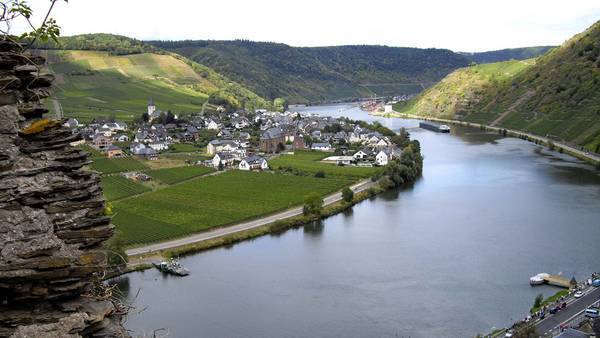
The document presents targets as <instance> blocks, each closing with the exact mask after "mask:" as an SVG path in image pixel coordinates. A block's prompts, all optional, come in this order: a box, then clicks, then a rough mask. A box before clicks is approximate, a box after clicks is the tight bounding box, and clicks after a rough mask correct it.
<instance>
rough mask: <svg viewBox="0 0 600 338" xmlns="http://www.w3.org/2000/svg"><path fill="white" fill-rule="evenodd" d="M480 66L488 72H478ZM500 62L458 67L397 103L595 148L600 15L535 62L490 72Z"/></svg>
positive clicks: (598, 147) (599, 119)
mask: <svg viewBox="0 0 600 338" xmlns="http://www.w3.org/2000/svg"><path fill="white" fill-rule="evenodd" d="M515 62H517V61H515ZM482 66H487V67H488V68H487V70H488V73H487V75H489V76H486V77H482V72H485V71H486V69H485V68H482ZM505 66H510V65H508V64H505V65H504V66H502V65H499V64H490V65H481V66H480V67H476V68H472V69H469V68H467V69H461V70H457V71H456V72H454V73H453V74H450V75H449V76H448V77H447V78H446V79H444V80H443V81H441V82H440V84H439V85H437V86H436V87H435V88H432V90H429V91H427V92H424V93H423V94H422V95H420V96H419V97H417V98H415V99H414V100H413V101H411V102H409V103H408V104H405V105H397V106H396V109H397V110H398V111H399V112H410V113H413V114H419V115H438V116H446V117H454V118H460V119H465V120H468V121H473V122H480V123H486V124H493V125H497V126H503V127H506V128H512V129H520V130H526V131H529V132H533V133H536V134H539V135H544V136H545V135H548V136H550V137H553V138H555V139H558V140H564V141H569V142H574V143H578V144H581V145H583V146H585V147H587V148H588V149H589V150H592V151H595V152H600V21H598V22H596V23H595V24H594V25H592V26H591V27H590V28H588V29H587V30H586V31H585V32H583V33H581V34H578V35H575V36H574V37H573V38H571V39H570V40H569V41H567V42H565V43H564V44H563V45H562V46H560V47H557V48H554V49H552V50H550V51H549V52H548V53H547V54H545V55H543V56H541V57H539V58H537V60H535V62H534V63H533V62H528V63H527V64H521V65H515V66H519V67H518V68H512V69H514V70H516V71H513V72H510V73H506V72H501V73H497V74H495V75H494V74H492V72H489V71H490V70H491V69H492V68H493V69H501V68H502V67H505ZM490 67H491V68H490ZM481 79H483V80H481ZM434 89H435V90H434ZM449 97H450V98H454V99H453V100H448V98H449Z"/></svg>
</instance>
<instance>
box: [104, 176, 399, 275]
mask: <svg viewBox="0 0 600 338" xmlns="http://www.w3.org/2000/svg"><path fill="white" fill-rule="evenodd" d="M363 183H369V184H363ZM351 189H352V191H353V192H354V197H353V198H352V201H351V202H345V201H344V200H342V198H341V193H336V194H334V195H332V196H329V197H328V198H333V197H334V199H333V200H331V201H330V202H329V203H327V204H324V208H323V210H322V211H321V213H320V214H319V215H308V216H307V215H303V214H302V208H295V209H292V210H288V211H286V212H285V213H288V212H292V211H293V215H292V216H288V217H283V218H278V219H277V220H275V221H270V220H271V218H272V217H278V216H279V215H281V214H283V213H281V214H277V215H274V216H270V217H265V218H262V219H260V220H255V221H253V222H251V223H255V222H258V224H257V225H248V226H247V225H245V224H246V223H242V224H239V225H236V226H231V227H227V228H223V229H215V230H214V231H210V232H208V233H201V234H197V235H194V236H190V237H187V238H182V239H181V240H180V241H182V242H185V244H178V245H172V244H171V243H157V244H155V245H156V246H160V247H162V246H164V247H165V248H161V249H155V250H153V251H148V252H141V250H138V248H136V249H130V250H127V251H126V252H127V254H128V258H129V262H128V263H127V266H126V267H123V268H121V269H120V270H119V271H118V272H117V273H114V274H112V275H111V276H110V278H112V277H116V276H119V275H123V274H126V273H130V272H134V271H142V270H146V269H150V268H152V262H153V261H157V260H160V259H163V258H170V257H178V256H185V255H189V254H194V253H197V252H201V251H204V250H209V249H214V248H217V247H222V246H229V245H233V244H236V243H238V242H242V241H245V240H249V239H253V238H257V237H260V236H264V235H267V234H272V233H280V232H283V231H286V230H288V229H290V228H296V227H300V226H304V225H306V224H309V223H312V222H318V221H321V220H324V219H326V218H328V217H331V216H333V215H336V214H338V213H341V212H343V211H345V210H347V209H349V208H352V207H353V206H354V205H356V204H358V203H360V202H362V201H364V200H366V199H368V198H371V197H374V196H375V195H377V194H379V193H381V192H383V191H386V190H387V189H385V188H383V187H381V186H380V185H379V184H377V183H376V182H371V181H370V180H369V181H363V182H361V183H359V184H357V185H355V186H353V187H351ZM338 195H339V196H338ZM297 210H300V212H299V213H297V212H296V211H297ZM215 232H224V233H221V234H220V233H215ZM198 237H200V238H198ZM139 249H141V248H139ZM134 250H135V251H134ZM150 250H152V249H150Z"/></svg>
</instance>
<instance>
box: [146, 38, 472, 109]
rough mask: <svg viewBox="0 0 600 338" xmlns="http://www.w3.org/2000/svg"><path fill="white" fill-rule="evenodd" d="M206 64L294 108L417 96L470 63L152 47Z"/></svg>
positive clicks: (191, 45)
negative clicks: (378, 97) (357, 99)
mask: <svg viewBox="0 0 600 338" xmlns="http://www.w3.org/2000/svg"><path fill="white" fill-rule="evenodd" d="M149 43H150V44H153V45H154V46H156V47H159V48H163V49H167V50H170V51H173V52H175V53H178V54H181V55H184V56H186V57H189V58H191V59H193V60H195V61H197V62H199V63H202V64H205V65H207V66H209V67H211V68H213V69H215V70H216V71H218V72H220V73H222V74H224V75H225V76H227V77H229V78H231V79H233V80H235V81H238V82H240V83H242V84H244V85H246V86H247V87H249V88H251V89H252V90H253V91H255V92H256V93H258V94H259V95H262V96H264V97H266V98H269V99H273V98H276V97H284V98H286V99H288V100H289V101H290V102H292V103H301V102H315V101H322V100H333V99H343V98H353V97H364V96H370V95H374V94H376V95H394V94H403V93H416V92H419V91H420V90H421V89H422V88H423V87H426V86H428V85H430V84H432V83H434V82H435V81H437V80H439V79H441V78H442V77H443V76H444V75H446V74H448V73H449V72H451V71H452V70H454V69H456V68H458V67H463V66H466V65H467V64H468V63H469V61H468V60H467V58H466V57H464V56H462V55H458V54H456V53H453V52H451V51H449V50H442V49H418V48H396V47H385V46H340V47H316V48H298V47H290V46H288V45H285V44H278V43H266V42H252V41H242V40H236V41H149Z"/></svg>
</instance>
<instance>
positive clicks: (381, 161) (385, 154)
mask: <svg viewBox="0 0 600 338" xmlns="http://www.w3.org/2000/svg"><path fill="white" fill-rule="evenodd" d="M392 156H393V152H392V150H391V149H389V148H386V149H382V150H380V151H379V152H378V153H377V155H375V164H377V165H380V166H384V165H387V164H388V162H389V161H390V160H391V159H392Z"/></svg>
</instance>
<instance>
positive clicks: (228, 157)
mask: <svg viewBox="0 0 600 338" xmlns="http://www.w3.org/2000/svg"><path fill="white" fill-rule="evenodd" d="M234 161H235V158H234V157H233V155H232V154H229V153H217V154H216V155H215V157H213V159H212V165H213V166H214V167H215V168H216V167H218V166H219V164H222V165H223V166H224V167H230V166H232V165H233V162H234Z"/></svg>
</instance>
